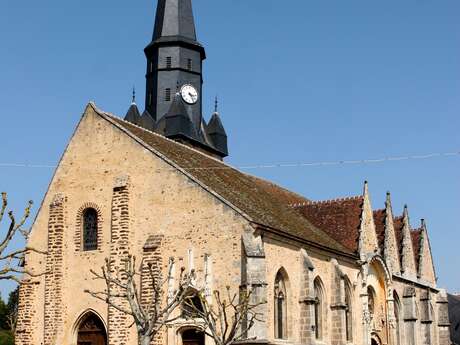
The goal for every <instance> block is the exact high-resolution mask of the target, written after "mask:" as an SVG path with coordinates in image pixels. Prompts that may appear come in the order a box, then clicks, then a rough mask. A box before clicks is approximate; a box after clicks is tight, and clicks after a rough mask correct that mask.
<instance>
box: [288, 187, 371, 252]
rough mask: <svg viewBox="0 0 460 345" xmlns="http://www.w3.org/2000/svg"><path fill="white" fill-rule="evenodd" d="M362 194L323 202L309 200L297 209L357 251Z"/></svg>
mask: <svg viewBox="0 0 460 345" xmlns="http://www.w3.org/2000/svg"><path fill="white" fill-rule="evenodd" d="M363 205H364V198H363V197H362V196H358V197H353V198H347V199H337V200H330V201H321V202H309V203H306V204H304V205H300V206H296V209H297V210H298V211H300V213H301V214H302V215H303V216H304V217H305V218H306V219H308V220H309V221H310V222H311V223H313V224H314V225H315V226H316V227H317V228H320V229H322V230H323V231H325V232H326V233H327V234H329V236H331V237H332V238H334V239H335V240H336V241H338V242H340V243H342V244H343V245H344V246H345V247H347V248H348V249H349V250H350V251H352V252H354V253H356V252H357V251H358V243H359V227H360V225H361V215H362V211H363Z"/></svg>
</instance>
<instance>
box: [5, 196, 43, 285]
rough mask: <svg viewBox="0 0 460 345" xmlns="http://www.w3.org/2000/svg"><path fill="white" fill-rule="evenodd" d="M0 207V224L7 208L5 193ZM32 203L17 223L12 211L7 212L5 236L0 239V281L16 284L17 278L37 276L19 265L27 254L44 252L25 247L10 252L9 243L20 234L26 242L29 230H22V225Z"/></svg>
mask: <svg viewBox="0 0 460 345" xmlns="http://www.w3.org/2000/svg"><path fill="white" fill-rule="evenodd" d="M1 203H2V205H1V208H0V224H1V223H2V221H3V218H4V216H5V213H6V208H7V207H8V198H7V194H6V193H2V202H1ZM32 204H33V203H32V201H29V203H28V205H27V207H26V209H25V210H24V214H23V216H22V218H21V219H20V220H19V222H17V220H16V217H15V216H14V214H13V212H12V211H9V212H8V213H7V214H8V218H9V225H8V229H7V231H6V234H5V236H4V237H2V239H0V280H14V281H16V282H17V283H21V281H20V278H19V276H20V275H21V274H26V275H29V276H37V275H35V274H32V273H31V272H28V271H26V270H24V269H23V268H22V267H21V265H20V263H21V261H22V260H23V259H24V256H25V254H27V253H28V252H37V253H41V254H46V253H45V252H42V251H39V250H36V249H34V248H30V247H25V248H21V249H17V250H10V249H9V248H10V247H11V243H12V241H13V239H14V238H15V237H16V235H17V234H21V235H22V237H23V238H24V239H25V240H26V241H27V239H28V238H29V234H30V230H26V229H24V228H23V227H24V224H25V223H26V221H27V219H28V218H29V216H30V210H31V208H32Z"/></svg>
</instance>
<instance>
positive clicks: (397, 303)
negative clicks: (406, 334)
mask: <svg viewBox="0 0 460 345" xmlns="http://www.w3.org/2000/svg"><path fill="white" fill-rule="evenodd" d="M393 300H394V317H395V331H396V345H401V302H400V301H399V297H398V294H397V293H396V291H393Z"/></svg>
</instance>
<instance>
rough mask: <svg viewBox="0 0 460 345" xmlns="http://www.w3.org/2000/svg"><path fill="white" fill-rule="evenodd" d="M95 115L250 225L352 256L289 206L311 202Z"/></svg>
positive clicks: (109, 117) (158, 137) (140, 130)
mask: <svg viewBox="0 0 460 345" xmlns="http://www.w3.org/2000/svg"><path fill="white" fill-rule="evenodd" d="M95 111H96V112H97V113H98V114H100V115H101V116H102V117H104V118H106V119H107V120H108V121H109V122H112V123H113V124H114V125H116V126H118V127H120V128H121V129H124V130H125V131H127V132H128V134H129V135H130V136H132V137H134V138H137V139H138V140H140V141H141V142H143V143H144V144H145V145H147V146H148V147H149V148H150V149H152V150H153V151H154V152H155V153H157V154H160V155H162V156H164V157H165V158H166V159H167V160H168V161H169V162H170V163H172V164H174V165H176V166H177V167H178V168H180V169H182V170H183V171H184V172H185V173H187V174H188V175H189V176H191V177H192V178H193V179H195V180H196V181H197V182H199V183H200V184H202V185H203V186H204V187H205V188H208V189H209V190H210V191H212V192H214V193H216V194H217V195H218V196H220V197H221V198H223V199H225V200H226V201H227V202H229V203H230V204H231V205H233V206H234V207H236V208H237V209H238V210H240V211H242V212H243V213H244V214H246V215H247V216H248V217H249V218H250V221H252V222H254V223H256V224H260V225H262V226H265V227H266V228H270V229H273V230H276V231H278V232H281V233H285V234H287V235H290V236H294V237H296V238H300V239H303V240H305V241H308V242H309V243H311V244H317V245H319V246H321V247H327V248H330V249H332V250H335V251H339V252H342V253H344V254H352V251H351V250H350V248H349V247H348V246H345V245H342V244H341V242H339V241H337V240H336V238H333V237H331V236H330V235H328V233H325V232H324V231H321V230H320V229H318V228H317V227H315V226H314V225H313V224H312V223H310V222H309V221H308V220H307V219H306V218H305V217H302V215H301V214H299V213H298V212H296V211H295V210H293V209H292V207H290V206H289V205H292V204H296V203H305V202H308V200H307V199H305V198H304V197H302V196H300V195H298V194H296V193H293V192H290V191H288V190H286V189H284V188H281V187H279V186H277V185H275V184H273V183H271V182H268V181H265V180H262V179H260V178H257V177H254V176H251V175H248V174H245V173H242V172H240V171H238V170H236V169H234V168H232V167H230V166H228V165H226V164H224V163H223V162H221V161H218V160H216V159H213V158H211V157H209V156H207V155H205V154H203V153H201V152H198V151H197V150H195V149H191V148H189V147H188V146H185V145H182V144H180V143H177V142H174V141H172V140H169V139H167V138H165V137H163V136H161V135H158V134H156V133H153V132H150V131H148V130H145V129H143V128H141V127H138V126H136V125H133V124H131V123H128V122H126V121H123V120H121V119H119V118H117V117H114V116H113V115H110V114H107V113H103V112H101V111H99V110H97V109H95Z"/></svg>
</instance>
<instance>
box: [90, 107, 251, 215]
mask: <svg viewBox="0 0 460 345" xmlns="http://www.w3.org/2000/svg"><path fill="white" fill-rule="evenodd" d="M91 105H92V107H93V109H94V111H95V112H96V113H97V114H98V115H99V116H101V117H102V118H103V119H105V120H107V121H108V122H110V123H111V124H112V125H114V126H115V127H117V128H118V129H119V130H121V131H122V132H123V133H125V134H126V135H128V136H129V137H130V138H132V139H134V140H135V141H137V142H138V143H139V144H141V145H142V146H144V147H145V148H146V149H148V150H149V151H151V152H152V153H154V154H155V155H156V156H158V157H159V158H161V159H162V160H163V161H165V162H166V163H167V164H169V165H171V166H172V167H174V168H175V169H177V170H178V171H180V172H181V173H182V174H184V175H185V176H187V177H188V178H190V179H191V180H192V181H193V182H195V183H197V184H198V185H200V187H202V188H203V189H205V190H206V191H208V192H209V193H211V194H212V195H214V196H215V197H216V198H218V199H219V200H221V201H222V202H224V203H225V204H226V205H227V206H229V207H230V208H232V209H233V210H234V211H235V212H237V213H238V214H240V215H241V216H242V217H243V218H245V219H246V220H247V221H249V222H252V221H253V220H252V219H251V217H250V216H249V215H248V214H246V213H245V212H243V211H242V210H241V209H239V208H238V207H236V206H235V205H233V204H232V203H231V202H230V201H228V200H226V199H225V198H223V197H222V196H221V195H219V194H218V193H216V192H215V191H213V190H212V189H210V188H209V187H208V186H206V185H205V184H203V183H202V182H201V181H199V180H198V179H197V178H195V177H194V176H193V175H191V174H189V173H188V172H187V171H185V170H184V169H182V168H181V167H180V166H179V165H177V164H176V163H174V162H173V161H172V160H171V159H169V158H168V157H166V156H165V155H164V154H162V153H161V152H159V151H158V150H156V149H155V148H153V147H151V146H150V145H148V144H147V143H145V142H144V141H142V140H141V139H139V138H138V137H136V136H135V135H133V134H132V133H131V132H130V131H128V130H127V129H126V128H124V127H123V126H120V125H119V124H118V123H117V121H115V120H114V119H113V118H112V116H111V115H109V114H107V113H105V112H103V111H101V110H99V109H98V108H97V107H96V105H95V104H93V103H91ZM153 134H155V133H153ZM165 139H167V138H165Z"/></svg>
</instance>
